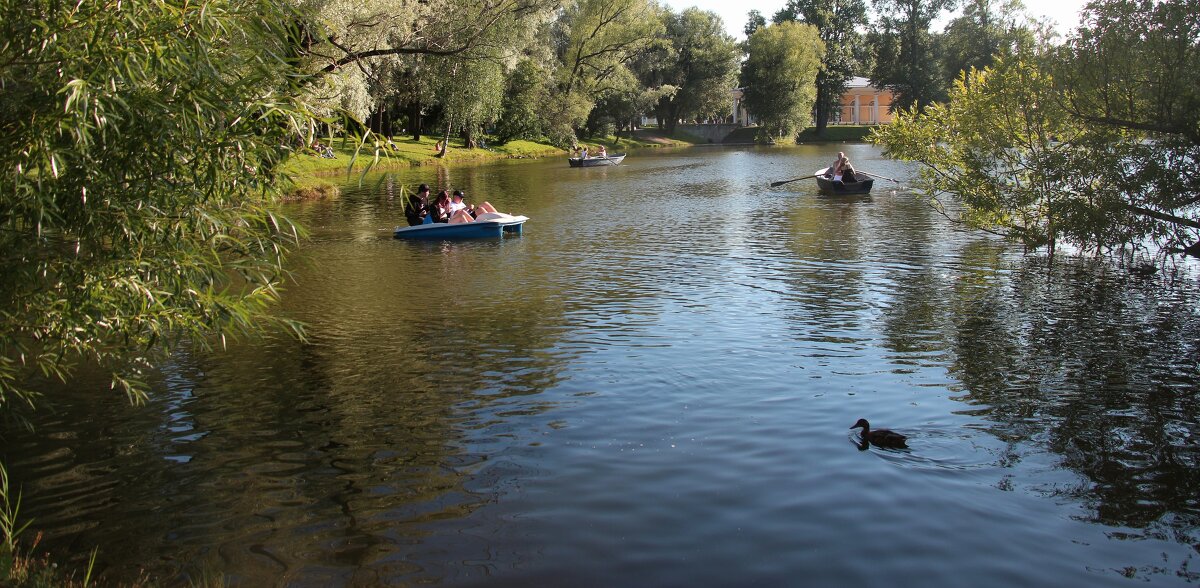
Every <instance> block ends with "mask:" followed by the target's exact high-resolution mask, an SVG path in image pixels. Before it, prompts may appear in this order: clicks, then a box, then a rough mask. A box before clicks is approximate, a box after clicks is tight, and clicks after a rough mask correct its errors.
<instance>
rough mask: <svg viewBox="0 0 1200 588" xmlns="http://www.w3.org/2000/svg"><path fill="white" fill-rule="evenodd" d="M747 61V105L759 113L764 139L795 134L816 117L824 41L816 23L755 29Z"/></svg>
mask: <svg viewBox="0 0 1200 588" xmlns="http://www.w3.org/2000/svg"><path fill="white" fill-rule="evenodd" d="M746 48H747V52H748V53H749V56H748V57H747V59H746V62H745V64H744V65H743V66H742V80H743V82H744V83H745V84H746V89H745V101H746V107H747V109H748V110H750V112H752V113H754V116H756V117H758V119H759V124H760V126H761V128H762V133H763V134H764V135H765V136H764V137H760V138H769V139H775V138H781V137H788V138H794V137H795V136H796V134H797V133H799V132H800V131H802V130H804V128H805V127H806V126H807V124H808V122H809V121H810V120H811V119H812V107H813V102H814V101H815V99H816V84H815V80H816V78H817V70H818V69H819V68H820V67H821V56H822V55H824V54H825V44H824V43H822V42H821V39H820V36H819V34H818V32H817V29H816V27H813V26H812V25H806V24H799V23H795V22H784V23H779V24H776V25H771V26H767V27H763V28H760V29H758V30H757V31H755V33H754V34H753V35H751V36H750V38H749V39H747V41H746Z"/></svg>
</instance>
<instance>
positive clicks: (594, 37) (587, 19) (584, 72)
mask: <svg viewBox="0 0 1200 588" xmlns="http://www.w3.org/2000/svg"><path fill="white" fill-rule="evenodd" d="M657 10H658V8H657V7H656V6H655V5H654V4H652V3H650V2H648V1H647V0H574V1H573V2H571V3H569V4H568V5H567V6H566V8H564V9H563V11H562V14H561V16H560V18H559V19H558V20H557V21H556V22H555V31H554V35H555V49H556V51H555V55H556V56H557V58H558V62H559V66H558V71H557V72H556V74H555V86H554V88H553V91H552V95H551V97H550V99H549V100H548V101H547V107H548V108H546V109H544V110H543V117H544V124H545V132H546V135H547V137H548V138H549V139H550V141H551V142H552V143H554V144H556V145H559V146H570V145H572V144H574V142H575V129H577V128H579V127H581V126H583V124H584V123H585V122H586V121H587V118H588V114H589V113H590V112H591V110H592V108H593V107H594V106H595V104H596V102H597V101H598V100H600V99H602V98H604V97H605V96H606V95H608V94H611V93H614V92H617V93H621V92H627V91H629V90H631V89H633V85H634V84H635V83H636V78H635V77H634V76H633V74H632V72H630V70H629V63H630V62H631V61H632V60H633V59H635V58H636V57H637V55H638V54H639V53H641V52H642V51H644V50H646V49H647V48H649V47H650V46H651V45H652V44H653V43H654V40H655V39H656V38H657V37H658V36H659V35H660V34H661V32H662V23H661V21H660V19H659V18H657V12H656V11H657Z"/></svg>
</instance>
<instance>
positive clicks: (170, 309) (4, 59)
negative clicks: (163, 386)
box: [0, 0, 312, 407]
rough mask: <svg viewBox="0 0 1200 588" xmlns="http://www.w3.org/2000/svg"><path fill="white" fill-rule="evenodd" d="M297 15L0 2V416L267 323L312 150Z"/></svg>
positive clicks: (271, 8)
mask: <svg viewBox="0 0 1200 588" xmlns="http://www.w3.org/2000/svg"><path fill="white" fill-rule="evenodd" d="M298 16H299V15H298V14H296V13H294V12H293V11H291V10H290V9H288V8H286V7H283V6H280V5H278V4H275V3H272V2H267V1H256V0H213V1H211V2H207V3H202V4H197V3H192V2H188V1H186V0H155V1H153V2H149V1H144V2H137V1H129V0H122V1H117V0H110V1H100V2H82V3H77V4H74V5H73V7H72V5H65V4H62V3H60V2H56V1H54V0H0V38H3V39H4V42H3V43H2V44H0V405H3V406H5V407H11V406H12V404H13V403H14V402H15V401H17V400H18V399H20V400H23V401H25V402H29V401H30V400H31V397H30V396H29V389H28V388H27V387H26V384H27V382H28V381H29V378H31V377H32V376H34V375H42V376H57V377H65V376H67V375H68V374H70V373H71V370H72V369H73V367H74V366H76V365H78V364H79V363H80V362H83V361H87V362H93V363H96V364H99V365H102V366H105V367H107V368H108V369H110V370H111V373H112V374H113V382H114V387H119V388H122V389H124V390H125V391H126V392H127V393H130V394H133V395H136V394H137V390H138V386H137V375H138V373H139V371H140V369H141V368H142V367H143V366H145V365H146V364H147V361H148V359H149V358H150V357H153V355H154V354H155V353H156V352H158V351H160V350H162V349H163V348H164V346H165V347H169V346H170V345H172V344H173V343H175V342H178V341H180V340H182V339H185V338H186V339H190V340H192V341H193V342H195V343H196V344H200V345H207V344H208V343H209V342H210V341H211V340H212V339H211V338H213V337H216V338H218V339H219V338H221V337H224V336H225V335H228V334H236V333H244V332H247V331H252V330H255V329H257V328H259V327H261V326H262V325H264V324H269V323H270V322H271V321H272V320H276V319H272V318H271V316H270V314H269V313H268V312H266V309H267V307H268V306H269V305H270V304H271V302H273V301H274V300H275V298H276V297H277V295H278V287H279V284H280V281H281V278H282V277H283V269H282V260H283V256H284V253H285V251H286V248H287V245H288V244H289V243H290V242H292V241H294V240H295V238H296V231H295V229H294V228H293V227H292V226H291V225H290V224H289V223H288V222H287V221H286V220H285V219H282V218H280V217H278V216H277V215H275V214H273V213H272V212H270V210H269V209H268V208H266V205H267V204H268V203H269V202H270V201H271V199H272V198H273V196H274V195H275V193H276V190H277V188H278V187H279V185H280V176H279V165H280V164H281V163H282V162H283V161H284V159H285V158H287V157H288V156H289V154H290V153H291V152H292V151H293V150H294V149H295V148H301V147H306V146H307V144H308V141H310V140H311V136H312V119H311V117H310V116H309V114H308V110H307V109H306V108H305V105H304V104H303V103H302V102H300V101H298V100H297V98H296V97H297V96H298V95H300V93H301V89H302V86H303V85H304V84H305V83H307V78H306V76H304V75H303V73H302V72H301V71H300V70H299V69H298V68H297V59H296V52H295V47H294V45H293V44H292V42H293V40H294V39H295V36H296V30H295V28H293V27H292V26H291V25H290V23H294V22H297V21H298Z"/></svg>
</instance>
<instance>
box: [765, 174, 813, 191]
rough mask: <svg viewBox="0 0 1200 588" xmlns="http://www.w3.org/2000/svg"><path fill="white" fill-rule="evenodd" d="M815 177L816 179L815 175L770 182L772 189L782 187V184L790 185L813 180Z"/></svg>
mask: <svg viewBox="0 0 1200 588" xmlns="http://www.w3.org/2000/svg"><path fill="white" fill-rule="evenodd" d="M815 177H817V176H816V174H813V175H811V176H804V177H803V178H796V179H794V180H783V181H782V182H771V187H772V188H774V187H776V186H782V185H784V184H790V183H792V182H799V181H800V180H807V179H809V178H815Z"/></svg>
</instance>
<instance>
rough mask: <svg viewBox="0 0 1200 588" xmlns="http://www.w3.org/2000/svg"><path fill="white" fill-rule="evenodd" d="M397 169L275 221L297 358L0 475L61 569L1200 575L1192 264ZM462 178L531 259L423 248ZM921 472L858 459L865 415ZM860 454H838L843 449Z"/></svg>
mask: <svg viewBox="0 0 1200 588" xmlns="http://www.w3.org/2000/svg"><path fill="white" fill-rule="evenodd" d="M839 149H841V150H846V151H848V154H849V155H850V157H851V158H853V159H854V160H855V161H856V162H857V163H858V164H859V167H862V168H863V169H867V170H870V171H873V172H875V173H878V174H880V175H884V176H889V177H898V178H903V177H906V176H907V174H908V173H909V171H908V170H906V169H904V168H903V167H902V166H900V165H899V164H897V163H895V162H890V161H886V160H884V159H882V158H881V157H880V155H879V154H878V153H877V152H876V151H874V149H873V148H871V147H868V146H862V145H846V146H832V147H829V148H817V147H796V148H786V149H785V148H771V149H763V148H737V149H729V148H720V149H717V148H714V149H691V150H684V151H668V152H662V153H638V154H635V155H631V156H630V158H629V159H626V161H625V163H624V164H622V165H621V166H619V167H612V168H588V169H570V168H567V167H566V164H565V162H561V161H542V162H506V163H501V164H495V165H488V166H481V167H477V168H469V169H454V170H441V171H440V172H435V171H434V170H429V169H416V170H412V171H406V172H403V173H395V174H380V175H377V176H374V177H372V178H368V180H367V181H366V182H365V183H364V184H363V186H362V187H361V188H359V187H356V186H350V187H349V188H348V189H347V191H346V193H345V195H344V196H343V197H342V198H340V199H339V200H336V201H333V202H321V203H307V204H301V205H295V206H292V207H289V208H288V209H287V212H288V214H290V215H291V216H293V217H295V218H297V220H299V221H300V222H302V223H303V224H305V225H306V226H308V227H309V229H310V240H309V242H308V243H307V244H306V245H305V247H304V249H303V251H302V252H301V253H300V255H299V256H298V258H297V259H295V262H294V265H295V272H296V280H295V283H294V284H292V285H291V286H290V287H289V288H288V290H287V292H286V293H285V299H284V305H283V309H282V311H283V312H285V313H287V314H289V315H290V316H293V317H295V318H298V319H300V320H303V321H305V322H306V323H308V324H309V333H310V338H309V339H308V340H307V341H305V342H297V341H293V340H290V339H285V338H271V339H269V340H266V341H260V342H250V343H243V344H240V345H239V346H237V347H236V348H234V349H233V350H232V351H231V352H229V353H217V354H208V353H201V352H193V351H190V350H186V349H185V350H182V351H181V352H180V353H178V354H176V356H175V357H174V358H173V360H172V362H171V363H170V364H169V365H164V366H161V370H160V374H159V381H158V383H157V384H156V393H155V394H154V396H153V399H152V400H151V401H150V402H149V403H148V404H147V405H146V406H143V407H129V406H126V405H124V404H123V403H122V402H121V401H120V399H116V398H113V397H112V396H111V394H110V393H108V392H106V390H105V388H106V385H105V384H103V383H102V382H101V381H100V380H95V381H87V380H86V379H85V381H83V382H81V383H77V384H73V385H71V386H68V387H63V388H61V389H48V390H47V392H48V398H50V399H53V400H54V411H53V412H45V413H43V414H42V415H41V417H40V420H39V422H38V428H39V434H38V435H36V436H32V435H28V434H25V433H22V432H20V431H8V432H7V433H6V435H5V437H4V445H3V454H4V455H3V459H4V460H5V462H6V463H8V464H10V468H11V471H12V473H13V477H14V479H16V480H18V481H20V483H22V484H23V487H24V489H25V494H26V503H25V506H24V508H25V512H26V513H27V514H29V515H31V516H33V517H35V519H36V520H35V524H34V527H35V528H36V530H39V531H43V532H45V533H46V537H47V539H46V541H45V543H46V544H48V545H49V546H50V547H51V548H56V549H61V550H66V551H73V552H75V553H86V552H87V551H89V550H90V549H91V547H92V546H96V545H99V546H100V553H99V556H98V561H99V564H100V567H101V568H102V569H103V570H104V572H105V573H106V574H107V575H108V577H110V578H128V577H132V576H136V574H137V573H138V569H139V567H144V568H146V569H147V570H148V571H149V572H151V573H153V574H155V575H157V576H159V577H162V578H165V579H167V580H168V581H169V582H170V583H177V582H183V581H184V579H185V578H188V577H194V575H196V574H199V573H204V572H205V571H207V572H209V573H212V572H219V573H221V574H224V575H226V576H227V578H228V579H229V580H230V581H231V583H233V584H235V585H246V586H258V585H279V584H287V585H298V586H328V585H346V586H349V585H407V584H417V583H444V584H455V585H481V584H487V585H491V584H503V585H574V586H613V585H630V584H636V585H672V586H674V585H747V584H766V585H789V584H794V583H795V581H796V580H795V578H797V577H800V578H805V580H806V582H805V583H811V584H814V585H846V584H850V583H854V582H877V581H885V580H886V581H890V582H893V583H898V584H902V585H946V586H951V585H961V584H962V578H965V577H969V578H971V584H972V585H980V586H1012V585H1018V584H1020V585H1089V586H1091V585H1124V582H1127V581H1128V580H1127V577H1129V576H1132V577H1137V578H1142V579H1147V580H1152V581H1154V582H1155V583H1180V584H1186V583H1193V582H1196V581H1197V580H1200V577H1198V576H1197V571H1196V568H1197V565H1198V563H1197V561H1196V550H1197V549H1198V548H1200V537H1198V535H1200V532H1198V531H1197V522H1198V521H1197V515H1198V513H1200V511H1198V505H1197V498H1196V496H1197V495H1198V494H1200V492H1198V490H1200V480H1198V479H1197V471H1198V468H1197V463H1196V461H1197V442H1196V440H1197V438H1198V437H1197V434H1198V431H1197V424H1196V422H1197V421H1196V415H1197V410H1196V409H1197V407H1196V402H1197V383H1198V382H1200V368H1198V367H1197V360H1196V358H1197V357H1200V350H1198V349H1197V345H1198V344H1200V310H1198V309H1200V305H1198V304H1197V302H1198V300H1197V288H1196V275H1195V270H1194V268H1191V267H1185V268H1184V269H1183V271H1182V273H1180V274H1179V275H1176V276H1173V277H1170V278H1167V277H1163V278H1149V279H1147V278H1135V277H1129V276H1127V275H1125V274H1122V273H1120V272H1118V271H1116V270H1114V269H1113V268H1112V267H1110V266H1108V265H1106V264H1104V263H1101V262H1096V261H1091V260H1069V259H1062V258H1060V259H1057V260H1055V261H1054V262H1053V263H1050V262H1049V261H1048V260H1046V259H1044V258H1041V257H1036V256H1034V257H1022V256H1020V255H1018V254H1016V253H1014V252H1012V251H1010V250H1009V249H1008V248H1006V247H1005V246H1004V244H1003V243H999V242H997V241H995V240H992V239H989V238H986V237H984V236H980V235H978V234H975V233H970V232H964V231H961V230H958V229H957V228H956V227H953V226H951V225H949V224H948V223H946V222H945V221H944V219H942V217H940V216H938V215H937V214H936V213H934V212H933V211H932V210H930V209H929V208H928V207H927V206H926V205H925V204H924V203H923V199H922V198H921V197H920V196H919V195H916V194H913V193H911V192H910V191H909V190H908V189H907V188H905V187H904V186H903V185H900V186H895V185H892V184H889V183H887V182H883V181H879V182H877V183H876V191H875V193H874V194H872V195H870V196H868V197H854V198H837V197H834V198H829V197H821V196H818V195H817V194H816V186H815V185H809V184H807V182H805V181H801V182H794V183H792V184H788V185H786V186H783V187H780V188H777V189H768V188H767V187H766V186H767V184H768V183H769V182H770V181H773V180H779V179H788V178H791V177H797V176H799V175H807V174H808V173H810V172H809V171H808V170H811V169H816V168H818V167H821V166H822V164H823V163H824V162H826V161H827V160H828V158H829V152H832V151H836V150H839ZM420 182H427V183H431V184H433V183H443V184H444V183H450V184H451V185H452V186H453V187H458V188H462V189H464V190H465V191H466V192H467V194H468V200H472V201H479V200H484V199H486V200H489V201H491V202H492V203H493V204H496V205H497V206H498V207H499V208H500V209H501V210H508V211H512V212H518V213H521V214H526V215H528V216H529V217H531V220H530V221H529V222H528V223H527V225H526V227H525V235H524V236H523V237H519V238H508V239H504V240H496V241H470V242H454V243H451V242H407V241H396V240H393V239H392V238H391V228H392V227H393V226H395V225H396V224H399V223H402V222H403V212H402V208H403V206H402V199H401V196H400V188H401V187H403V186H413V185H415V184H417V183H420ZM862 417H866V418H869V419H870V420H871V422H872V425H873V426H878V427H886V428H892V429H896V430H899V431H901V432H903V433H905V434H906V435H908V437H909V442H908V445H909V449H907V450H887V449H879V448H876V447H870V448H867V449H866V450H864V451H859V450H858V449H857V447H856V443H855V441H856V437H854V436H853V435H850V436H849V437H848V433H847V427H848V426H849V425H850V424H852V423H853V422H854V421H855V420H857V419H858V418H862ZM848 438H849V439H851V441H852V442H851V443H850V444H847V443H846V440H847V439H848Z"/></svg>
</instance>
